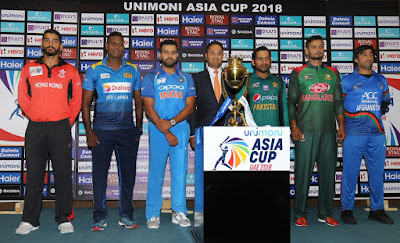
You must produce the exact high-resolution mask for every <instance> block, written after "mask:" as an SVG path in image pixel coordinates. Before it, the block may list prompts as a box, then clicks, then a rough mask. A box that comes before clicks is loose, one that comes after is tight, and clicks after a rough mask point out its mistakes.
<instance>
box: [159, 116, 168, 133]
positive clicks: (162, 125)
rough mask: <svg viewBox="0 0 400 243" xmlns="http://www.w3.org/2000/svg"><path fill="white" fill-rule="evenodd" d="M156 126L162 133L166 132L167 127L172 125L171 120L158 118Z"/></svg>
mask: <svg viewBox="0 0 400 243" xmlns="http://www.w3.org/2000/svg"><path fill="white" fill-rule="evenodd" d="M156 127H157V128H158V130H160V131H161V132H162V133H166V132H168V131H169V129H170V128H171V127H172V125H171V122H170V121H169V120H164V119H160V120H159V121H158V124H157V125H156Z"/></svg>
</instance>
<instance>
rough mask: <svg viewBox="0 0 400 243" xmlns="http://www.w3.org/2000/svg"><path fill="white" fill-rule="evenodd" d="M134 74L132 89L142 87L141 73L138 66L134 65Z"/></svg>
mask: <svg viewBox="0 0 400 243" xmlns="http://www.w3.org/2000/svg"><path fill="white" fill-rule="evenodd" d="M135 69H136V76H135V84H134V87H133V90H140V89H141V88H142V75H141V73H140V70H139V67H138V66H136V65H135Z"/></svg>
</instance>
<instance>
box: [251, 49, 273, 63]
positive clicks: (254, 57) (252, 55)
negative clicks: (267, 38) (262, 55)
mask: <svg viewBox="0 0 400 243" xmlns="http://www.w3.org/2000/svg"><path fill="white" fill-rule="evenodd" d="M259 51H268V52H269V56H271V51H270V50H269V49H268V48H267V47H266V46H260V47H257V49H255V50H254V51H253V54H251V59H253V60H256V57H257V52H259Z"/></svg>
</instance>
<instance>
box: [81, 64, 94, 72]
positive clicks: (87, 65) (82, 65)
mask: <svg viewBox="0 0 400 243" xmlns="http://www.w3.org/2000/svg"><path fill="white" fill-rule="evenodd" d="M94 63H96V61H81V62H80V66H79V71H81V72H86V71H87V70H88V69H89V67H90V66H91V65H92V64H94Z"/></svg>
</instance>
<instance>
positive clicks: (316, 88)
mask: <svg viewBox="0 0 400 243" xmlns="http://www.w3.org/2000/svg"><path fill="white" fill-rule="evenodd" d="M329 89H330V86H329V84H327V83H316V84H313V85H312V86H311V87H310V91H311V92H312V93H324V92H326V91H328V90H329Z"/></svg>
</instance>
